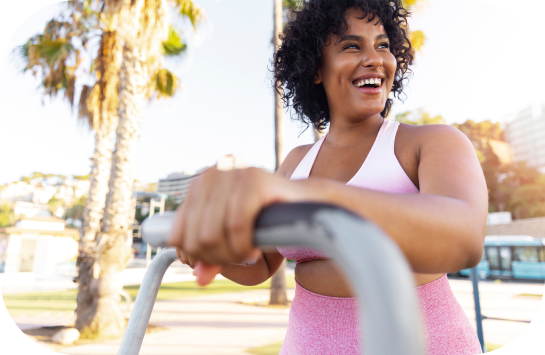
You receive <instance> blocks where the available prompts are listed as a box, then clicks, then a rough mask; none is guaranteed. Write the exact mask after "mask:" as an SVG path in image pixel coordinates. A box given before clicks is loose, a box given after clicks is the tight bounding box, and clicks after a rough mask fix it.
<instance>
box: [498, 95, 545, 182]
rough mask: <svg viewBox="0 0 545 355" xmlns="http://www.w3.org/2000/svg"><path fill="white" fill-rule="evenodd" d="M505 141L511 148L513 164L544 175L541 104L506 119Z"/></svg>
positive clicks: (544, 137)
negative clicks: (523, 163) (520, 164)
mask: <svg viewBox="0 0 545 355" xmlns="http://www.w3.org/2000/svg"><path fill="white" fill-rule="evenodd" d="M505 140H506V141H507V143H509V145H510V146H511V149H512V151H513V158H514V161H515V162H522V161H525V162H526V163H527V164H528V166H531V167H534V168H537V169H539V170H540V171H541V172H543V173H545V110H544V107H543V104H537V105H533V106H531V107H529V108H527V109H525V110H523V111H521V112H519V113H518V114H515V115H513V116H512V117H510V118H509V119H508V123H507V124H506V126H505Z"/></svg>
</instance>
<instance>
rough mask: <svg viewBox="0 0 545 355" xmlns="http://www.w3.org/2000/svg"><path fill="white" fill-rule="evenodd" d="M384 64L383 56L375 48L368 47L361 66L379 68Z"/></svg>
mask: <svg viewBox="0 0 545 355" xmlns="http://www.w3.org/2000/svg"><path fill="white" fill-rule="evenodd" d="M382 64H383V61H382V57H381V56H380V55H379V54H378V53H377V51H375V49H374V48H373V49H368V50H366V51H364V52H363V59H362V62H361V66H362V67H364V68H379V67H381V66H382Z"/></svg>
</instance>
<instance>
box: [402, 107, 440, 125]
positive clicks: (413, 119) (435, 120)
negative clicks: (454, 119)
mask: <svg viewBox="0 0 545 355" xmlns="http://www.w3.org/2000/svg"><path fill="white" fill-rule="evenodd" d="M396 121H398V122H400V123H407V124H412V125H417V126H420V125H426V124H445V123H446V121H445V120H444V119H443V116H441V115H437V116H433V117H432V116H431V115H430V114H429V113H427V112H426V111H424V109H422V108H420V109H418V111H416V112H413V111H406V112H403V113H400V114H397V115H396Z"/></svg>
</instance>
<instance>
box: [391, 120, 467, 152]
mask: <svg viewBox="0 0 545 355" xmlns="http://www.w3.org/2000/svg"><path fill="white" fill-rule="evenodd" d="M398 144H399V146H400V147H404V148H409V149H408V150H409V151H412V152H413V154H415V155H416V156H417V157H418V158H417V159H418V160H420V158H421V155H422V154H430V153H431V154H434V152H439V151H442V150H443V149H447V150H454V151H460V152H461V151H465V150H466V149H469V150H472V149H473V144H472V143H471V141H470V140H469V139H468V138H467V136H466V135H465V134H463V133H462V132H461V131H460V130H458V129H456V128H454V127H452V126H450V125H446V124H429V125H420V126H416V125H410V124H405V123H401V124H400V125H399V129H398V134H397V138H396V145H398Z"/></svg>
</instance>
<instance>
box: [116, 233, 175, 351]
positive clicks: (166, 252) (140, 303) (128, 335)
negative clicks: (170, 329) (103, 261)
mask: <svg viewBox="0 0 545 355" xmlns="http://www.w3.org/2000/svg"><path fill="white" fill-rule="evenodd" d="M165 238H166V235H165ZM176 259H178V257H177V256H176V251H175V250H174V249H170V248H165V249H163V250H161V252H160V253H159V254H157V255H156V256H155V258H154V259H153V261H152V262H151V264H150V265H149V267H148V270H147V271H146V274H145V275H144V280H143V281H142V285H141V286H140V289H139V290H138V296H137V297H136V301H135V302H134V307H133V309H132V313H131V316H130V318H129V323H127V329H125V334H124V335H123V340H122V341H121V346H120V348H119V351H118V352H117V354H118V355H137V354H138V353H139V352H140V347H141V346H142V341H143V340H144V335H145V334H146V329H147V327H148V323H149V319H150V317H151V311H152V310H153V306H154V305H155V300H156V299H157V293H158V292H159V287H160V286H161V281H162V280H163V276H164V275H165V272H166V271H167V269H168V267H169V266H170V265H171V264H172V263H173V262H174V261H176Z"/></svg>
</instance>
